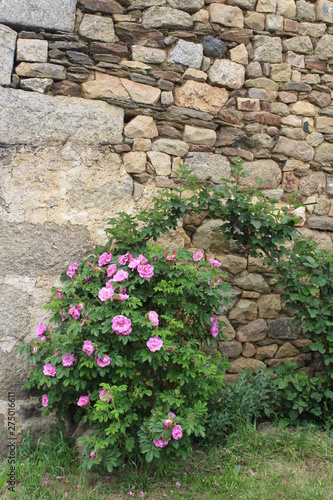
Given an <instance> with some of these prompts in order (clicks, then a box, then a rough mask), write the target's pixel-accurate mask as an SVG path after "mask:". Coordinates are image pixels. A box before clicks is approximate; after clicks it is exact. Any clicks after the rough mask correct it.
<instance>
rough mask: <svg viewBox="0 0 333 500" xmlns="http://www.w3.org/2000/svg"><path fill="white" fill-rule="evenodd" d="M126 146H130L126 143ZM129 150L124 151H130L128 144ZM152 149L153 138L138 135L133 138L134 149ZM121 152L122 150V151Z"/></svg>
mask: <svg viewBox="0 0 333 500" xmlns="http://www.w3.org/2000/svg"><path fill="white" fill-rule="evenodd" d="M124 146H128V145H127V144H124ZM128 148H129V149H128V150H127V151H123V152H124V153H127V152H128V151H130V147H129V146H128ZM150 150H151V140H150V139H143V138H142V137H136V138H135V139H133V144H132V151H150ZM120 152H121V151H120Z"/></svg>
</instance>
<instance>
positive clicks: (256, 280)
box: [234, 272, 270, 293]
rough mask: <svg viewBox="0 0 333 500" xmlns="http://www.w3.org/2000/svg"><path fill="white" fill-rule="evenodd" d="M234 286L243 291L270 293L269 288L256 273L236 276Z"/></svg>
mask: <svg viewBox="0 0 333 500" xmlns="http://www.w3.org/2000/svg"><path fill="white" fill-rule="evenodd" d="M234 284H235V285H236V286H239V288H242V289H243V290H251V291H254V292H258V293H269V292H270V286H269V285H268V284H267V283H266V281H265V280H264V278H263V277H262V276H261V275H260V274H256V273H247V272H244V273H242V275H241V276H236V278H235V279H234Z"/></svg>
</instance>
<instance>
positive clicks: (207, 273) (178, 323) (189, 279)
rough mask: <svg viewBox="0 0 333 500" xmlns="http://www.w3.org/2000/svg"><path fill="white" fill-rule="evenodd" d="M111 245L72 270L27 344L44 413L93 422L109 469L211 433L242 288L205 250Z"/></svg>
mask: <svg viewBox="0 0 333 500" xmlns="http://www.w3.org/2000/svg"><path fill="white" fill-rule="evenodd" d="M111 243H112V240H111V241H110V242H109V243H108V245H107V247H105V248H102V249H101V248H96V251H95V253H94V255H91V256H90V257H89V258H87V259H86V260H84V261H83V262H82V263H80V264H77V263H73V264H71V265H70V266H69V267H68V269H67V271H65V272H64V273H63V274H62V276H61V280H62V281H63V287H62V288H54V289H53V295H52V298H51V300H50V303H49V304H48V305H47V306H45V307H46V308H48V309H50V310H51V311H52V313H53V317H52V318H51V320H50V325H49V326H48V327H47V326H46V325H45V324H44V323H41V324H39V325H37V327H36V337H35V339H33V340H31V341H30V342H28V343H25V344H24V345H23V346H22V348H21V352H22V353H23V352H25V353H26V354H27V361H28V362H29V364H30V368H31V369H30V374H29V379H28V382H27V383H26V384H25V386H24V389H26V390H32V389H34V390H36V389H37V391H38V393H39V394H40V399H41V406H42V407H43V409H42V413H43V414H48V413H49V412H51V411H53V410H55V411H56V413H57V415H58V417H59V419H62V418H63V416H64V415H65V414H68V413H71V414H73V418H74V421H75V422H76V423H77V424H78V423H79V422H80V421H82V422H83V423H87V424H88V425H89V426H90V427H91V428H93V429H94V433H93V434H92V435H90V436H86V437H82V438H80V439H81V442H82V443H83V444H84V447H85V449H86V456H85V458H84V463H85V465H86V466H87V467H88V468H91V467H92V466H95V465H96V466H99V465H100V466H102V467H103V469H107V470H109V471H110V470H112V468H113V467H116V466H118V465H119V464H120V463H122V461H123V460H126V459H129V458H130V457H133V456H135V455H138V454H140V453H142V454H144V455H145V457H146V460H147V461H148V462H149V461H152V460H153V459H154V460H157V459H159V458H163V457H167V456H172V458H174V457H175V456H182V457H186V456H187V455H188V454H189V453H190V450H191V437H192V435H194V436H204V432H205V430H204V429H205V422H206V419H207V401H208V400H209V398H210V397H211V395H212V394H214V393H215V392H216V391H217V390H218V389H219V388H220V387H221V384H222V382H223V379H224V371H225V368H226V366H227V363H226V362H224V361H222V359H221V357H220V355H219V353H218V350H217V349H216V347H217V342H218V340H221V339H222V331H221V327H222V326H223V324H221V322H220V321H219V319H218V317H217V316H218V311H219V306H220V303H221V296H222V295H227V293H228V292H229V289H230V286H229V285H228V284H227V283H225V282H224V281H223V280H222V277H223V275H222V274H221V270H220V269H219V262H218V261H216V260H213V261H211V262H205V261H204V260H203V254H202V253H201V252H196V253H195V254H194V255H193V254H192V253H191V252H189V251H187V250H185V249H182V250H179V251H177V252H176V251H174V252H170V253H168V251H166V252H165V251H164V249H163V250H161V249H159V248H157V247H153V246H151V245H150V244H148V243H144V244H142V246H141V251H138V250H133V248H138V246H137V244H136V246H133V248H129V249H128V250H129V251H126V252H123V253H116V254H115V253H114V249H113V250H112V251H111V250H110V249H111ZM118 246H119V247H120V248H121V244H118ZM113 248H114V244H113ZM134 252H135V253H134ZM141 252H142V253H141Z"/></svg>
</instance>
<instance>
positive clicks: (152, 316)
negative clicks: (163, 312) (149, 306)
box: [148, 311, 158, 328]
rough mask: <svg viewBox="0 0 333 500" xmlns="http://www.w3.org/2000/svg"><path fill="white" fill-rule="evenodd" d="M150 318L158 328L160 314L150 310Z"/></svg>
mask: <svg viewBox="0 0 333 500" xmlns="http://www.w3.org/2000/svg"><path fill="white" fill-rule="evenodd" d="M148 319H149V321H151V322H152V323H153V325H154V326H156V328H157V327H158V314H157V312H156V311H150V312H149V313H148Z"/></svg>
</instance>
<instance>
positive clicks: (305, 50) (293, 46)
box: [283, 36, 313, 54]
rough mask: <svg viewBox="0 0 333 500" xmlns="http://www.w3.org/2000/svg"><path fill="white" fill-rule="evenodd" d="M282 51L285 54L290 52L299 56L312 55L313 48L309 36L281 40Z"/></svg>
mask: <svg viewBox="0 0 333 500" xmlns="http://www.w3.org/2000/svg"><path fill="white" fill-rule="evenodd" d="M283 50H284V51H285V52H286V51H288V50H291V51H292V52H296V53H299V54H312V52H313V46H312V42H311V38H310V37H309V36H295V37H293V38H288V39H287V40H283Z"/></svg>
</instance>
